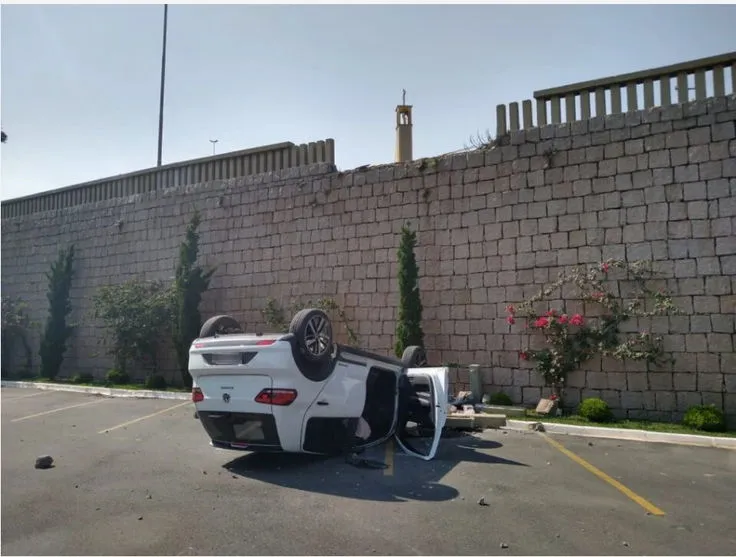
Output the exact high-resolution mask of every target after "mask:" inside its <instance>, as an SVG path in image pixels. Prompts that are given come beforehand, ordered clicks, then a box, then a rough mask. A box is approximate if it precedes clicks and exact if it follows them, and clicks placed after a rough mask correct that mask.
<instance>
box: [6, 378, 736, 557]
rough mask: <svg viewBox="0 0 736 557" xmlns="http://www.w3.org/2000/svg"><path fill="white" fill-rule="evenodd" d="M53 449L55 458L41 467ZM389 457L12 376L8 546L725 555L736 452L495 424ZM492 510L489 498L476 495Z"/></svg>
mask: <svg viewBox="0 0 736 557" xmlns="http://www.w3.org/2000/svg"><path fill="white" fill-rule="evenodd" d="M46 454H48V455H50V456H52V457H53V458H54V467H53V468H51V469H48V470H38V469H35V468H34V462H35V459H36V457H38V456H41V455H46ZM367 456H368V457H370V458H373V459H376V460H380V461H383V462H385V463H386V464H387V465H388V467H387V468H386V469H365V468H356V467H353V466H350V465H348V464H346V463H345V462H344V461H343V460H342V459H339V458H338V459H323V458H311V457H303V456H299V455H266V454H263V455H258V454H250V453H238V452H232V451H224V450H219V449H214V448H212V447H211V446H210V445H209V443H208V438H207V436H206V434H205V432H204V430H203V429H202V427H201V425H200V423H199V422H198V421H197V420H195V419H194V418H193V405H192V404H191V403H188V402H182V401H171V400H136V399H116V398H105V397H101V396H94V395H83V394H76V393H64V392H54V391H37V390H33V389H11V388H3V389H2V486H1V487H2V492H1V493H2V553H3V555H51V554H53V555H70V554H74V555H90V554H93V555H232V554H238V555H282V554H288V555H292V554H293V555H297V554H299V555H304V554H306V555H312V554H320V555H372V554H380V555H412V554H417V555H424V554H428V555H489V554H490V555H626V554H629V553H630V554H632V555H642V554H649V555H728V554H733V551H734V548H735V547H736V530H734V529H733V521H734V518H733V517H736V451H730V450H725V449H709V448H694V447H680V446H670V445H662V444H647V443H637V442H625V441H607V440H597V439H596V440H592V441H591V440H589V439H582V438H575V437H570V436H557V437H552V436H549V437H548V436H545V435H544V434H541V433H535V432H530V433H518V432H503V431H499V430H489V431H486V432H484V433H483V434H473V435H456V436H452V437H448V438H446V439H444V440H443V441H442V444H441V447H440V451H439V452H438V455H437V457H436V458H435V459H434V460H433V461H430V462H424V461H421V460H419V459H416V458H413V457H409V456H406V455H404V454H403V453H402V452H401V450H400V449H398V448H394V446H393V445H392V444H389V445H386V446H383V447H378V448H376V449H372V450H371V451H370V454H368V455H367ZM481 497H482V498H483V499H484V502H485V503H486V505H479V504H478V501H479V499H480V498H481Z"/></svg>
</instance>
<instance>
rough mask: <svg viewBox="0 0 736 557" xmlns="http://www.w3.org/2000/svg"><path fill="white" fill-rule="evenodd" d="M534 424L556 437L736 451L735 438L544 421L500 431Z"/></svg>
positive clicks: (515, 422)
mask: <svg viewBox="0 0 736 557" xmlns="http://www.w3.org/2000/svg"><path fill="white" fill-rule="evenodd" d="M535 423H541V424H542V425H543V426H544V431H545V432H546V433H553V434H557V435H577V436H579V437H598V438H604V439H621V440H624V441H643V442H648V443H670V444H673V445H690V446H693V447H711V448H717V449H730V450H736V437H711V436H708V435H692V434H688V433H662V432H659V431H644V430H642V429H621V428H616V427H594V426H582V425H568V424H557V423H550V422H545V421H542V422H531V421H529V422H527V421H523V420H507V422H506V427H505V428H502V429H508V430H513V431H531V429H530V426H531V425H532V424H535Z"/></svg>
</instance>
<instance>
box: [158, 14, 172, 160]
mask: <svg viewBox="0 0 736 557" xmlns="http://www.w3.org/2000/svg"><path fill="white" fill-rule="evenodd" d="M168 15H169V5H168V4H164V41H163V48H162V49H161V97H160V99H159V105H158V159H157V162H156V166H161V149H162V147H163V139H164V137H163V134H164V81H165V77H166V24H167V22H168Z"/></svg>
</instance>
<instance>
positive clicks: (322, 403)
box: [317, 400, 329, 406]
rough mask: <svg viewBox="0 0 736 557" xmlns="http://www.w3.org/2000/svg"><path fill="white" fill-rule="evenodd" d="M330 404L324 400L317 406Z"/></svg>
mask: <svg viewBox="0 0 736 557" xmlns="http://www.w3.org/2000/svg"><path fill="white" fill-rule="evenodd" d="M328 404H329V402H326V401H324V400H320V401H319V402H317V406H327V405H328Z"/></svg>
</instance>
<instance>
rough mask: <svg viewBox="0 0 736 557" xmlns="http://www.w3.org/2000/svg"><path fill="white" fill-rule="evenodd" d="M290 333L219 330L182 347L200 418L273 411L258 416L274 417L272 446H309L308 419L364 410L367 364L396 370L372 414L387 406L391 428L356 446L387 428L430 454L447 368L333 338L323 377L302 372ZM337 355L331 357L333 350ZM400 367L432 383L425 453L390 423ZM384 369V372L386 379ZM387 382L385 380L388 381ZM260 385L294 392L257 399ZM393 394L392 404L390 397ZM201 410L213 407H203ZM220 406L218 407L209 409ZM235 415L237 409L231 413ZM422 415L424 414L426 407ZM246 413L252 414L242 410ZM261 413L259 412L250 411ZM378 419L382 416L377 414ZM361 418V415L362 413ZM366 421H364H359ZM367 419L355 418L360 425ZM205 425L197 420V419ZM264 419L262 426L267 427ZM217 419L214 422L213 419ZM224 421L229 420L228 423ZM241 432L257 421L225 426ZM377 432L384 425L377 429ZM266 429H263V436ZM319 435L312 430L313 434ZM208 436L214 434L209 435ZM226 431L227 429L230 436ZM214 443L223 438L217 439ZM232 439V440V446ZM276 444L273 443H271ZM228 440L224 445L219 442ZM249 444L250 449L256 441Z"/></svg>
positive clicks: (443, 411) (441, 420) (442, 416)
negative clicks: (285, 399) (284, 397)
mask: <svg viewBox="0 0 736 557" xmlns="http://www.w3.org/2000/svg"><path fill="white" fill-rule="evenodd" d="M290 338H293V336H292V335H279V334H276V335H254V334H226V335H223V336H213V337H207V338H202V339H196V340H195V341H194V342H193V343H192V346H191V348H190V352H189V372H190V374H191V376H192V380H193V385H192V386H193V389H194V390H201V393H202V396H203V399H202V400H201V401H198V402H195V407H196V410H197V413H198V416H200V418H201V419H203V418H208V417H209V418H211V419H212V420H215V421H217V423H220V422H222V424H226V425H227V423H228V420H227V419H226V417H227V416H228V415H230V416H232V417H241V416H242V415H246V414H247V415H251V414H252V415H254V416H264V415H269V416H272V417H269V418H267V419H266V418H264V419H265V420H266V421H267V422H270V421H271V420H272V421H273V422H275V429H276V432H277V435H278V445H279V447H278V448H279V449H280V450H283V451H285V452H309V451H306V450H304V447H305V443H306V437H307V424H308V422H309V420H310V419H312V418H316V419H317V421H319V420H320V419H325V420H327V421H329V420H333V421H335V420H336V421H341V420H344V419H349V418H361V417H362V416H363V414H364V411H366V397H367V396H368V395H367V385H368V377H369V373H370V371H371V369H372V368H378V369H379V370H383V371H382V372H381V373H384V374H385V373H386V372H388V373H389V374H390V373H392V372H393V373H395V374H396V377H397V388H396V391H395V393H392V394H391V393H390V391H388V390H387V391H381V390H380V389H379V390H378V391H376V387H375V384H374V383H371V384H372V385H374V387H372V388H373V389H374V390H373V391H372V392H374V393H375V392H386V394H387V398H386V399H385V400H383V401H382V402H381V403H380V406H371V408H379V409H380V410H378V412H379V417H380V416H388V414H384V413H383V412H384V410H383V409H385V412H390V411H391V410H390V408H393V414H394V415H393V422H391V421H390V420H388V421H386V427H388V425H389V424H390V423H393V426H391V430H390V432H389V433H387V434H386V435H385V436H384V437H381V438H377V439H375V440H373V441H371V442H370V443H366V444H363V445H361V446H364V447H367V446H372V445H376V444H379V443H382V442H384V441H386V440H388V439H389V438H390V437H391V436H394V437H395V438H396V439H397V441H398V444H399V446H400V447H401V448H402V450H404V451H405V452H406V453H407V454H410V455H412V456H415V457H418V458H421V459H423V460H431V459H432V458H434V455H435V454H436V451H437V447H438V445H439V441H440V436H441V432H442V428H443V427H444V424H445V421H446V418H447V404H446V401H447V392H448V373H449V371H448V369H447V368H413V369H406V368H404V367H403V365H402V364H401V362H400V361H399V360H396V359H393V358H386V357H382V356H378V355H373V356H371V354H370V353H367V352H363V351H359V350H357V349H352V348H348V347H339V346H335V347H334V351H333V355H332V358H333V359H331V360H329V362H330V365H332V364H334V369H332V371H331V372H328V373H329V375H328V376H326V377H325V378H324V379H323V380H313V379H314V377H312V379H309V378H308V377H306V376H305V375H304V373H303V372H302V371H300V368H299V367H298V364H297V363H296V361H295V359H294V358H295V356H294V352H293V348H292V344H291V341H290V340H289V339H290ZM335 357H337V361H334V358H335ZM402 373H406V374H407V375H408V376H409V377H423V378H425V379H426V380H428V381H429V382H430V384H431V392H432V396H431V408H430V416H431V420H432V423H433V424H434V426H435V435H434V438H433V439H432V445H431V450H430V452H429V454H427V455H422V454H419V453H417V452H415V451H412V450H411V449H410V448H408V447H406V446H404V444H402V443H401V441H400V440H399V439H398V435H397V434H396V433H397V432H396V431H395V429H396V425H397V419H398V413H397V412H398V407H399V388H398V378H399V377H400V375H401V374H402ZM388 377H390V375H389V376H385V379H388ZM389 384H390V383H389ZM263 389H291V390H295V391H296V392H297V396H296V398H295V399H294V400H293V402H291V403H290V404H289V405H287V406H279V405H275V404H274V405H271V404H264V403H261V402H256V400H255V399H256V396H257V395H258V394H259V393H260V392H261V391H262V390H263ZM391 396H393V404H392V403H391V398H390V397H391ZM207 413H212V415H208V414H207ZM216 413H225V414H219V415H218V414H216ZM235 415H238V416H235ZM425 415H426V414H425ZM248 419H251V418H248ZM253 419H256V420H257V419H260V418H253ZM381 419H382V418H381ZM363 421H364V422H365V419H364V420H363ZM366 423H367V422H366ZM366 423H363V424H362V425H363V426H365V425H366ZM203 425H204V423H203ZM266 426H268V427H266ZM218 427H219V426H218ZM228 427H230V426H228ZM236 427H237V428H238V432H239V433H237V436H238V439H246V438H247V435H246V434H245V433H243V436H244V437H240V432H243V431H245V432H248V431H251V432H252V431H254V430H257V429H259V427H260V426H259V425H258V424H257V423H255V424H254V423H251V422H248V423H245V422H243V423H238V424H237V426H236V425H232V428H233V429H234V428H236ZM269 428H270V430H271V431H272V430H273V425H270V424H267V423H265V422H264V426H263V428H262V429H263V430H264V431H265V430H266V429H269ZM380 431H381V432H382V431H383V429H381V430H380ZM266 436H267V434H264V436H263V438H264V439H265V438H266ZM315 438H317V439H322V437H314V434H313V437H312V439H315ZM212 439H213V440H214V439H215V437H212ZM230 439H232V437H231V438H230ZM218 443H220V445H218V446H221V445H222V444H223V443H224V444H225V445H227V443H228V441H218ZM255 444H257V442H254V441H248V442H246V441H243V442H242V443H240V442H235V441H232V440H231V441H230V445H231V448H242V449H248V447H249V445H250V446H254V445H255ZM236 445H238V446H236ZM275 445H276V444H274V446H275ZM226 448H227V447H226ZM252 450H256V449H255V448H254V449H252Z"/></svg>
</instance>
